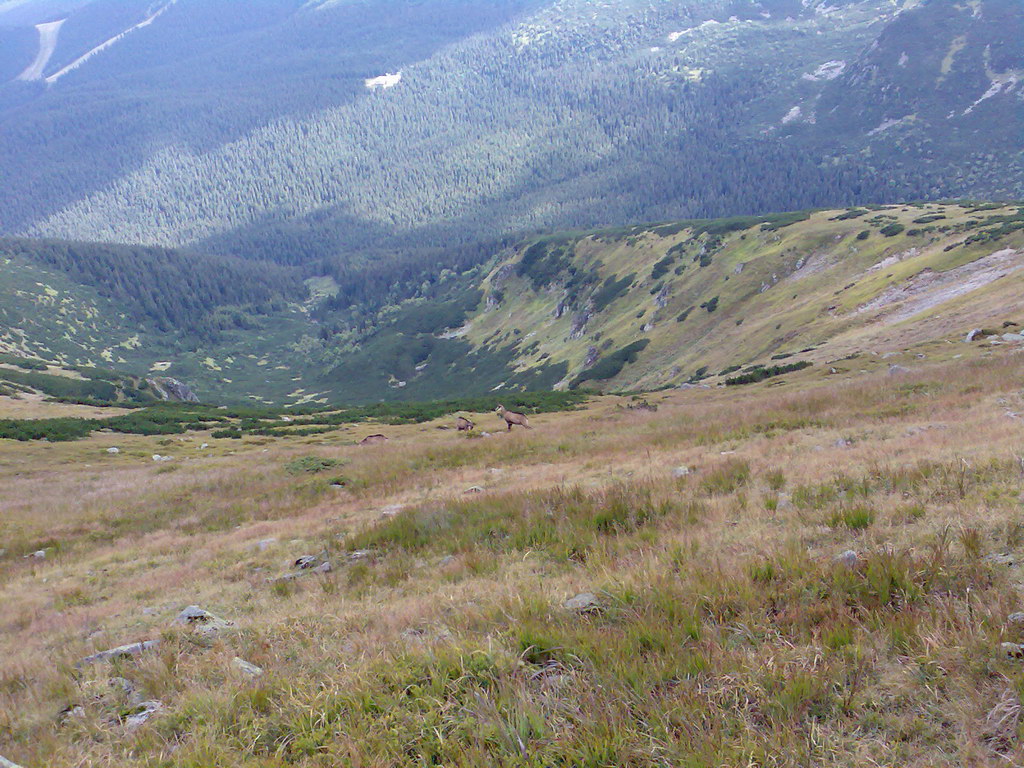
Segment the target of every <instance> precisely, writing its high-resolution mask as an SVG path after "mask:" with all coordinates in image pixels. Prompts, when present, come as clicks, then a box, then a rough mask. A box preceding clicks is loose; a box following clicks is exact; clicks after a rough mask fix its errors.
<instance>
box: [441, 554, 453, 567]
mask: <svg viewBox="0 0 1024 768" xmlns="http://www.w3.org/2000/svg"><path fill="white" fill-rule="evenodd" d="M454 562H455V555H445V556H444V557H442V558H441V562H439V563H438V564H437V567H438V568H444V567H445V566H446V565H451V564H452V563H454Z"/></svg>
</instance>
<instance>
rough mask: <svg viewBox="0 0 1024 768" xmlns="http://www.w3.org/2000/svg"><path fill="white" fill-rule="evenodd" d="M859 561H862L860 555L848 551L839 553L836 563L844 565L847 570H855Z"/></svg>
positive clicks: (850, 550)
mask: <svg viewBox="0 0 1024 768" xmlns="http://www.w3.org/2000/svg"><path fill="white" fill-rule="evenodd" d="M859 560H860V555H858V554H857V553H856V552H854V551H853V550H852V549H848V550H846V551H845V552H841V553H839V554H838V555H836V556H835V561H836V562H837V563H838V564H839V565H843V566H845V567H847V568H854V567H855V566H856V565H857V563H858V561H859Z"/></svg>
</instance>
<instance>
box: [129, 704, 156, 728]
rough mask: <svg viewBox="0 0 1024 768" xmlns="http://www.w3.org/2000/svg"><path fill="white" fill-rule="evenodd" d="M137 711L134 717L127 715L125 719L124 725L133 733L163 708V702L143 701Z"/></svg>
mask: <svg viewBox="0 0 1024 768" xmlns="http://www.w3.org/2000/svg"><path fill="white" fill-rule="evenodd" d="M138 708H139V711H138V712H136V713H135V714H134V715H129V716H128V717H126V718H125V720H124V724H125V727H126V728H127V729H128V730H129V731H134V730H135V729H136V728H138V727H140V726H142V725H143V724H144V723H145V722H146V721H147V720H149V719H150V718H151V717H152V716H153V715H155V714H156V713H157V712H159V711H160V710H161V709H163V708H164V705H163V702H161V701H156V700H155V699H154V700H152V701H144V702H142V703H141V704H140V705H139V707H138Z"/></svg>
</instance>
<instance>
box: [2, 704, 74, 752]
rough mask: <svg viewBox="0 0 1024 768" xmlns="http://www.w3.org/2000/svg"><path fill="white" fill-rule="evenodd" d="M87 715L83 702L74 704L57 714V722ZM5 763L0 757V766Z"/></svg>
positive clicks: (65, 721) (65, 722)
mask: <svg viewBox="0 0 1024 768" xmlns="http://www.w3.org/2000/svg"><path fill="white" fill-rule="evenodd" d="M83 717H85V707H83V706H82V705H81V704H72V705H70V706H68V707H65V708H64V709H62V710H61V711H60V714H58V715H57V722H58V723H60V724H61V725H66V724H67V722H68V720H81V719H82V718H83ZM2 765H4V762H3V759H0V766H2Z"/></svg>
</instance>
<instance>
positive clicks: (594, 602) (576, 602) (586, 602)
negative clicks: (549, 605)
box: [563, 592, 603, 614]
mask: <svg viewBox="0 0 1024 768" xmlns="http://www.w3.org/2000/svg"><path fill="white" fill-rule="evenodd" d="M563 606H564V608H565V610H567V611H572V612H573V613H580V614H589V613H600V612H601V610H602V608H603V607H602V605H601V601H600V600H598V599H597V595H595V594H594V593H593V592H580V593H579V594H578V595H575V596H573V597H570V598H569V599H568V600H566V601H565V603H563Z"/></svg>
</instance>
